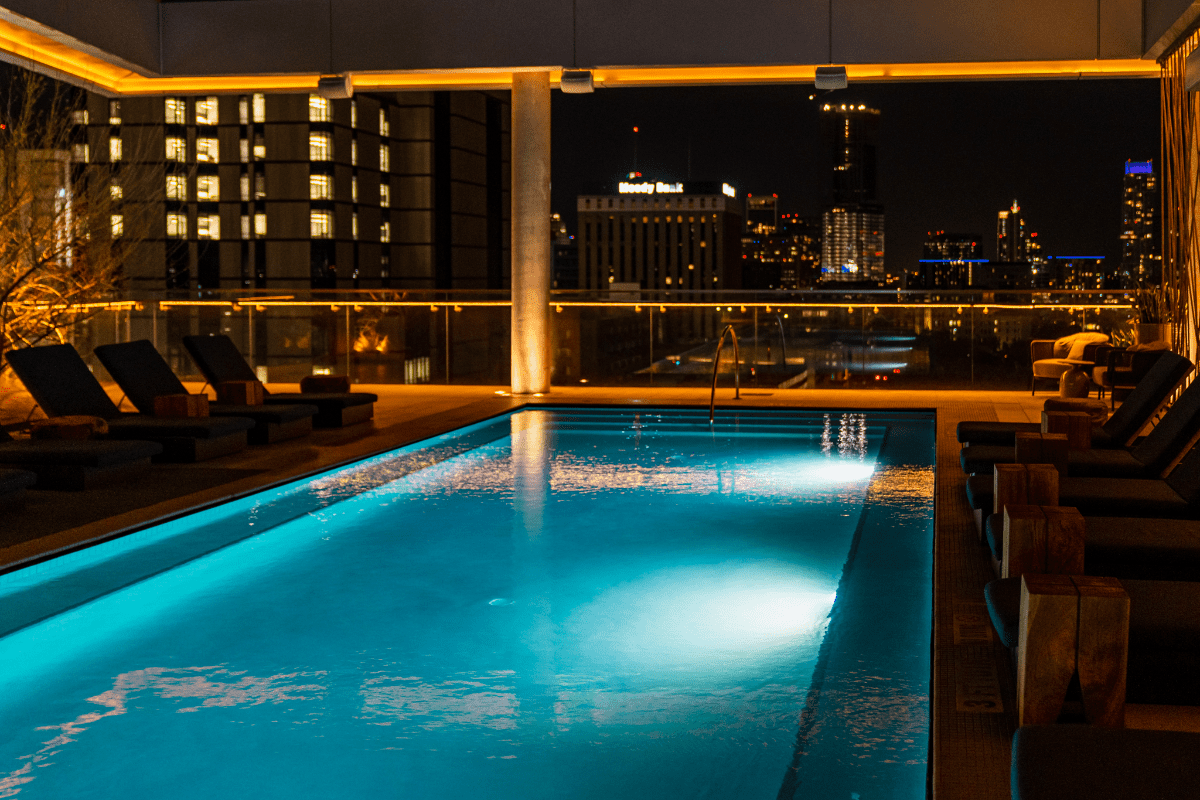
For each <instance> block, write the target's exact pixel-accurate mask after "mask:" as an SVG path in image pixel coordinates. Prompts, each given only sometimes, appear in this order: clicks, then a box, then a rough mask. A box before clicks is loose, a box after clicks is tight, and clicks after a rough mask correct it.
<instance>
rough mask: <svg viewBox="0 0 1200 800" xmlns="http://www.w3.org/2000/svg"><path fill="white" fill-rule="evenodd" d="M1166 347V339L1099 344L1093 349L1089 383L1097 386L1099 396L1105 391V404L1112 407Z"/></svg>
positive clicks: (1148, 369)
mask: <svg viewBox="0 0 1200 800" xmlns="http://www.w3.org/2000/svg"><path fill="white" fill-rule="evenodd" d="M1168 350H1170V346H1169V345H1168V344H1167V343H1166V342H1150V343H1148V344H1135V345H1133V346H1132V347H1110V346H1109V345H1100V347H1099V348H1097V350H1096V359H1095V364H1096V365H1095V366H1094V367H1093V368H1092V383H1094V384H1096V385H1097V386H1099V387H1100V396H1101V397H1103V396H1104V392H1105V391H1108V393H1109V405H1110V407H1111V406H1115V405H1116V401H1117V400H1121V399H1124V397H1125V396H1126V395H1127V394H1129V392H1130V391H1131V390H1132V389H1133V387H1135V386H1137V385H1138V382H1139V381H1141V379H1142V378H1143V377H1144V376H1145V374H1146V373H1147V372H1149V371H1150V368H1151V367H1153V366H1154V362H1156V361H1158V359H1159V357H1160V356H1161V355H1162V354H1163V353H1165V352H1167V351H1168Z"/></svg>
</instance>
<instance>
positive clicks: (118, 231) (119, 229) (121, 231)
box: [109, 214, 125, 239]
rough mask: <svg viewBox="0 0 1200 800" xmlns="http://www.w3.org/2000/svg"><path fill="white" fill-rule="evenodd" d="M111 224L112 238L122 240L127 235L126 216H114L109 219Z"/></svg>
mask: <svg viewBox="0 0 1200 800" xmlns="http://www.w3.org/2000/svg"><path fill="white" fill-rule="evenodd" d="M109 224H110V225H111V227H112V238H114V239H120V238H121V237H122V236H124V235H125V215H124V214H113V215H111V216H110V217H109Z"/></svg>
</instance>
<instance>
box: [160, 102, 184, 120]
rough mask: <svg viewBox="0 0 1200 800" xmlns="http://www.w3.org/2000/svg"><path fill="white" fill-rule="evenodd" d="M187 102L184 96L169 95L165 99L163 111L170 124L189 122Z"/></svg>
mask: <svg viewBox="0 0 1200 800" xmlns="http://www.w3.org/2000/svg"><path fill="white" fill-rule="evenodd" d="M186 106H187V104H186V103H185V102H184V101H183V98H182V97H167V98H165V99H164V100H163V111H164V113H165V114H166V120H167V124H168V125H186V124H187V119H186V117H187V111H186V110H185V109H186Z"/></svg>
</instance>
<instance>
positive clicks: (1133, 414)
mask: <svg viewBox="0 0 1200 800" xmlns="http://www.w3.org/2000/svg"><path fill="white" fill-rule="evenodd" d="M1191 371H1192V362H1190V361H1188V360H1187V359H1186V358H1184V357H1183V356H1181V355H1179V354H1178V353H1164V354H1163V355H1162V356H1160V357H1159V358H1158V360H1157V361H1155V362H1154V366H1152V367H1151V368H1150V369H1149V370H1148V371H1147V372H1146V374H1145V376H1143V377H1142V379H1141V380H1140V381H1138V383H1137V386H1135V387H1133V391H1131V392H1130V393H1129V395H1128V396H1127V397H1126V398H1125V400H1124V401H1122V403H1121V406H1120V407H1119V408H1118V409H1117V410H1116V411H1114V412H1113V415H1112V416H1111V417H1109V418H1108V422H1106V423H1104V428H1103V430H1104V431H1106V432H1107V433H1108V434H1109V435H1110V436H1111V437H1112V439H1113V441H1114V442H1116V444H1117V445H1118V446H1120V445H1124V444H1125V443H1126V442H1128V441H1129V440H1130V439H1132V438H1133V437H1134V436H1135V435H1136V434H1137V432H1138V431H1140V430H1141V429H1142V426H1144V425H1145V424H1146V422H1147V421H1148V420H1149V419H1150V417H1151V415H1153V414H1154V412H1155V411H1157V410H1158V407H1159V406H1161V405H1162V404H1163V402H1164V401H1165V400H1166V399H1167V395H1168V394H1170V392H1171V390H1172V389H1174V388H1175V387H1176V386H1177V385H1178V384H1179V382H1180V381H1181V380H1183V378H1184V377H1185V376H1186V375H1187V374H1188V373H1189V372H1191Z"/></svg>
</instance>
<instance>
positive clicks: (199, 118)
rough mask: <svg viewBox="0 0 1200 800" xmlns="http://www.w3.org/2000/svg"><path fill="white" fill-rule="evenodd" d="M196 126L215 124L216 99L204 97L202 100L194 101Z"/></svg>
mask: <svg viewBox="0 0 1200 800" xmlns="http://www.w3.org/2000/svg"><path fill="white" fill-rule="evenodd" d="M196 124H197V125H216V124H217V98H215V97H205V98H204V99H203V100H197V101H196Z"/></svg>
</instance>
